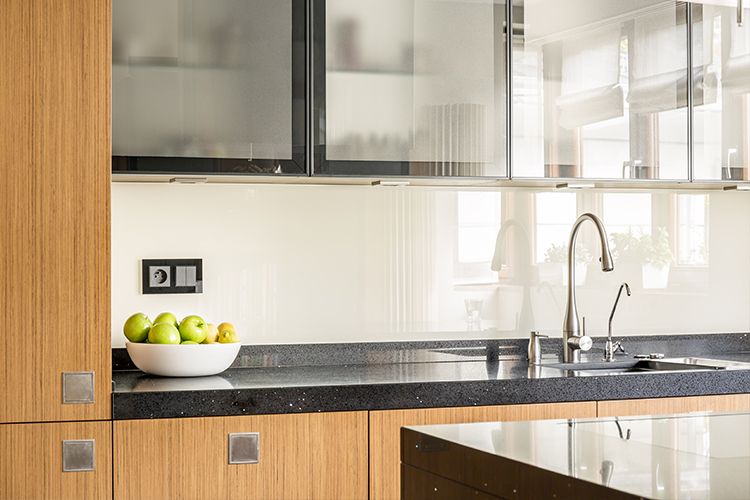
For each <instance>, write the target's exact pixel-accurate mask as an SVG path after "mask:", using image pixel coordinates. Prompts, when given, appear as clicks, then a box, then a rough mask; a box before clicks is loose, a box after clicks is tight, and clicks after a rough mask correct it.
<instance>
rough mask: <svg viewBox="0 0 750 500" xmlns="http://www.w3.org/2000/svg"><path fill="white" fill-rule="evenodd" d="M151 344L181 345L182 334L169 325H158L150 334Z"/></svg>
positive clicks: (152, 328)
mask: <svg viewBox="0 0 750 500" xmlns="http://www.w3.org/2000/svg"><path fill="white" fill-rule="evenodd" d="M148 341H149V343H150V344H179V343H180V332H179V331H178V330H177V328H175V326H174V325H170V324H169V323H157V324H155V325H154V326H152V327H151V331H150V332H148Z"/></svg>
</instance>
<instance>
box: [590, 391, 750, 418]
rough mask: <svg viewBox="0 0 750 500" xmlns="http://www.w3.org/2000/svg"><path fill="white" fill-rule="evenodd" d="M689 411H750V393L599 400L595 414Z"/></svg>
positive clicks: (643, 413)
mask: <svg viewBox="0 0 750 500" xmlns="http://www.w3.org/2000/svg"><path fill="white" fill-rule="evenodd" d="M691 411H727V412H732V411H738V412H739V411H750V394H728V395H724V396H691V397H682V398H655V399H624V400H621V401H599V402H598V403H597V415H598V416H600V417H624V416H628V415H660V414H661V415H664V414H668V413H687V412H691Z"/></svg>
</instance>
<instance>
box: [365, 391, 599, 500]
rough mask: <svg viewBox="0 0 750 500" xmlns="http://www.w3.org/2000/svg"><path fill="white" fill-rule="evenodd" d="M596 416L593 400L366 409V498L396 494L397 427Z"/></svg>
mask: <svg viewBox="0 0 750 500" xmlns="http://www.w3.org/2000/svg"><path fill="white" fill-rule="evenodd" d="M595 416H596V403H595V402H580V403H545V404H525V405H507V406H473V407H460V408H429V409H416V410H382V411H372V412H370V498H371V499H373V500H378V499H397V498H399V495H400V484H401V480H400V463H401V455H400V440H401V427H403V426H409V425H435V424H457V423H471V422H495V421H512V420H543V419H555V418H587V417H595Z"/></svg>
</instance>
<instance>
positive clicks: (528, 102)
mask: <svg viewBox="0 0 750 500" xmlns="http://www.w3.org/2000/svg"><path fill="white" fill-rule="evenodd" d="M512 23H513V26H514V37H513V61H512V69H513V91H512V94H513V99H512V102H513V108H512V134H513V137H512V141H511V142H512V157H513V162H512V165H513V168H512V176H513V177H522V178H523V177H528V178H544V177H568V178H588V179H626V180H630V179H669V180H683V179H687V178H688V110H687V94H688V92H687V82H688V53H687V52H688V50H687V45H688V43H687V35H688V31H687V7H686V5H685V4H684V3H682V2H665V1H663V0H594V1H592V0H566V1H564V2H562V1H560V0H514V3H513V17H512Z"/></svg>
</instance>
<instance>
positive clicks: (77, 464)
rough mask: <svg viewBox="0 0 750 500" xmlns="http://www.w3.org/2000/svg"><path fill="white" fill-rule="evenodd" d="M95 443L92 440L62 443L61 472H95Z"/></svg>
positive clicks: (73, 440)
mask: <svg viewBox="0 0 750 500" xmlns="http://www.w3.org/2000/svg"><path fill="white" fill-rule="evenodd" d="M95 450H96V442H95V441H94V440H93V439H71V440H64V441H63V442H62V470H63V472H84V471H90V470H96V458H95Z"/></svg>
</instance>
